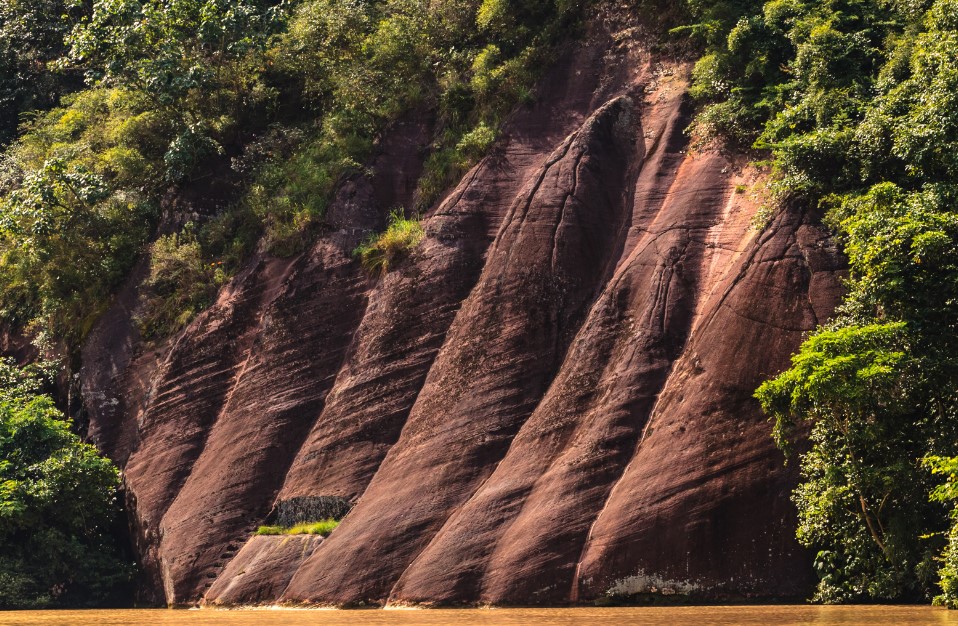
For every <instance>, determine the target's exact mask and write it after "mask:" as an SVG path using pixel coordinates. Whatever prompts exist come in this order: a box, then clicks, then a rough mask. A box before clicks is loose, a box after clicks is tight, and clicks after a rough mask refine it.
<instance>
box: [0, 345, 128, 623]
mask: <svg viewBox="0 0 958 626" xmlns="http://www.w3.org/2000/svg"><path fill="white" fill-rule="evenodd" d="M41 385H42V382H41V378H40V377H38V376H37V375H36V374H35V373H32V372H29V371H24V370H20V369H18V368H17V367H16V366H15V365H13V364H12V363H11V362H9V361H6V360H4V361H0V608H18V607H46V606H96V605H101V604H110V603H116V602H117V601H118V600H120V599H121V598H122V597H123V595H122V592H125V591H128V590H127V589H124V587H125V586H127V585H128V584H129V581H130V577H131V574H132V566H131V564H130V563H129V562H127V561H125V560H124V559H123V558H122V557H121V556H120V551H119V550H118V549H117V537H116V532H115V531H116V524H117V520H118V505H117V490H118V488H119V476H118V471H117V469H116V467H114V465H113V464H112V463H111V462H110V461H109V460H107V459H105V458H103V457H102V456H100V455H99V454H98V453H97V451H96V449H95V448H94V447H93V446H91V445H88V444H84V443H83V442H81V441H80V438H79V437H77V435H75V434H74V433H73V432H72V431H71V423H70V421H69V420H66V419H64V417H63V415H62V413H60V412H59V411H58V410H57V409H56V407H55V406H54V404H53V401H52V400H51V399H50V398H49V397H47V396H44V395H42V394H41V392H40V388H41ZM118 591H119V592H120V593H119V594H118Z"/></svg>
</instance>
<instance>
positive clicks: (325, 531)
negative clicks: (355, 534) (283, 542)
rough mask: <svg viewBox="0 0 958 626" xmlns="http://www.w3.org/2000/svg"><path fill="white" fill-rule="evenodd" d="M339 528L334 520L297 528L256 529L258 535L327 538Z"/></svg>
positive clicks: (266, 527)
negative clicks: (319, 536)
mask: <svg viewBox="0 0 958 626" xmlns="http://www.w3.org/2000/svg"><path fill="white" fill-rule="evenodd" d="M337 526H339V522H338V521H337V520H334V519H327V520H322V521H319V522H303V523H301V524H296V525H295V526H289V527H287V526H260V527H259V528H257V529H256V534H257V535H322V536H323V537H326V536H328V535H329V533H331V532H333V530H334V529H335V528H336V527H337Z"/></svg>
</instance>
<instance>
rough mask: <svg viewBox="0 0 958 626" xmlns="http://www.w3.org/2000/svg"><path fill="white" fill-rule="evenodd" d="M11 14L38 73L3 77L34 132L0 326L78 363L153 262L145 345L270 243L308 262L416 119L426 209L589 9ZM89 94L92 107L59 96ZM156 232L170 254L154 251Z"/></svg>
mask: <svg viewBox="0 0 958 626" xmlns="http://www.w3.org/2000/svg"><path fill="white" fill-rule="evenodd" d="M64 2H65V3H66V4H64ZM28 4H29V5H30V6H29V7H28V6H27V5H28ZM47 5H49V6H47ZM0 7H3V9H2V10H0V62H3V59H4V58H7V57H3V56H2V52H3V49H4V48H2V46H7V47H8V48H9V49H10V50H13V49H14V48H15V47H20V48H23V47H24V46H26V49H28V50H34V51H35V54H34V53H33V52H31V53H30V54H32V55H33V57H35V58H33V57H30V56H29V55H28V56H24V55H22V54H17V55H13V56H9V55H8V56H9V59H8V61H9V62H8V63H7V65H6V66H0V72H6V73H7V74H5V75H9V76H11V77H12V78H10V79H9V80H8V83H9V84H10V85H12V86H11V87H10V89H12V90H13V91H16V94H15V95H14V96H10V97H9V98H7V100H9V102H11V103H12V104H10V106H11V107H15V108H16V109H17V110H18V111H23V110H30V109H38V110H40V112H37V113H33V114H32V117H30V118H29V119H27V118H25V119H26V121H25V122H24V124H22V125H21V126H20V132H19V136H18V137H17V139H16V140H15V141H14V142H13V143H12V144H11V145H10V147H9V148H8V149H7V151H6V154H5V155H4V157H3V161H2V167H0V284H3V286H4V288H3V290H2V291H0V320H2V322H4V323H6V324H7V326H8V327H13V328H19V329H26V330H27V331H28V332H31V333H33V334H36V333H40V332H43V333H46V334H47V335H48V336H49V337H51V338H52V339H53V340H54V341H56V342H58V345H59V346H60V347H61V348H62V349H63V350H65V351H66V352H70V351H71V350H75V348H76V346H78V345H79V343H80V342H81V341H82V338H83V337H84V336H85V334H86V333H87V332H88V330H89V328H90V327H91V324H92V322H93V321H94V320H95V319H96V318H97V317H98V315H99V314H100V313H101V312H102V310H103V307H104V306H105V305H106V304H107V303H108V302H109V298H110V295H111V294H112V293H113V292H114V291H115V289H116V287H117V285H118V284H119V281H120V280H122V278H123V277H124V276H125V275H126V274H127V273H128V272H129V270H130V269H131V267H132V266H133V264H134V263H135V261H136V259H137V258H138V257H139V256H140V255H142V253H143V252H144V251H145V250H146V249H147V246H148V245H152V251H153V253H154V256H155V257H158V258H155V259H154V261H153V263H152V269H153V276H152V277H151V279H150V280H149V281H148V282H147V285H146V288H147V289H146V291H147V293H146V294H145V296H144V311H145V312H144V315H143V320H142V326H143V328H144V330H145V332H146V334H147V335H148V336H151V337H157V338H161V337H163V336H166V335H169V334H170V333H172V332H173V331H175V330H177V329H178V328H179V327H181V326H182V325H183V324H184V323H185V322H186V321H188V320H189V319H190V317H191V316H192V315H193V314H195V313H196V312H197V311H198V310H200V309H202V308H203V307H204V306H206V305H208V303H209V301H210V293H211V291H215V289H216V288H217V287H218V286H219V285H220V284H222V282H223V281H224V280H225V279H226V278H228V276H229V275H230V274H231V273H233V272H234V271H235V270H236V269H237V267H238V266H239V264H240V263H241V262H242V260H243V259H244V257H246V256H248V255H249V253H250V252H251V251H252V250H253V248H254V247H255V246H256V245H257V242H260V245H262V246H263V247H264V248H265V249H266V250H268V251H270V252H272V253H274V254H278V255H292V254H295V253H297V252H299V251H301V250H302V249H303V248H304V247H305V246H306V245H307V243H308V241H309V240H310V238H311V237H312V236H313V234H314V233H315V232H317V230H318V227H320V226H321V225H322V220H323V216H324V213H325V209H326V204H327V202H328V201H329V199H330V198H331V196H332V193H333V191H334V189H335V187H336V185H337V184H338V182H340V181H341V180H343V179H344V178H345V177H348V176H354V175H363V173H364V171H365V170H364V163H365V162H366V160H367V159H368V156H369V154H370V153H371V151H372V150H373V149H374V146H375V144H376V142H377V141H378V139H379V137H380V135H381V134H382V132H384V131H385V130H386V129H387V128H388V126H389V124H390V123H391V122H392V121H393V120H395V119H396V118H397V116H399V115H400V114H401V113H402V112H403V111H406V110H409V109H410V108H412V107H420V108H424V109H429V110H433V111H435V112H436V114H437V117H438V120H439V121H438V125H437V127H436V131H435V132H436V135H435V141H434V144H433V147H432V154H431V156H430V157H429V159H428V163H427V166H426V171H425V173H424V175H423V178H422V181H421V183H420V193H419V195H418V203H419V204H420V205H421V206H425V205H428V204H430V203H431V202H432V201H433V200H434V199H435V198H436V197H437V196H438V194H439V193H441V191H442V190H443V189H444V188H445V187H446V186H448V185H449V184H450V183H451V182H452V181H453V180H454V179H455V177H456V176H457V175H459V174H461V173H462V172H463V171H464V170H465V169H466V168H468V167H469V166H470V165H471V164H472V163H473V162H475V160H477V159H478V158H479V157H481V155H482V154H483V153H484V151H485V150H486V149H487V148H488V147H489V145H490V144H491V142H492V141H493V139H494V138H495V133H496V128H497V127H498V125H499V123H500V121H501V119H502V117H503V116H504V114H505V113H506V112H508V110H509V109H510V108H511V107H512V106H513V105H515V104H516V103H518V102H521V101H522V100H523V99H527V98H531V97H532V92H531V88H532V84H533V81H534V78H535V75H534V71H533V68H534V67H536V65H537V64H540V63H541V62H542V60H543V59H544V58H545V57H546V56H547V55H548V54H549V50H550V46H551V45H552V44H553V43H554V42H555V41H557V36H558V34H559V33H561V32H562V31H563V28H565V26H564V25H565V24H567V23H570V22H571V20H572V19H573V18H574V10H573V9H574V8H575V7H574V5H572V4H569V3H567V2H560V3H553V2H552V0H522V1H520V2H513V3H505V2H500V1H498V0H486V1H480V0H443V1H441V2H425V1H423V0H376V1H363V0H284V1H278V0H96V1H95V2H92V3H87V2H84V1H83V0H44V6H43V7H39V6H38V5H36V4H35V3H26V2H21V0H3V1H2V2H0ZM4 29H5V30H4ZM28 34H29V37H28ZM30 46H32V47H30ZM10 59H12V60H10ZM13 61H16V63H13ZM18 64H19V65H18ZM21 65H23V66H24V67H29V68H32V69H31V70H30V71H31V72H33V73H29V72H26V70H24V69H23V68H22V67H20V66H21ZM4 68H7V69H4ZM78 76H82V77H83V79H84V81H85V89H83V90H80V91H77V92H76V93H73V94H72V95H68V96H67V95H64V94H66V93H67V92H69V91H70V89H69V88H68V87H71V86H72V87H76V86H77V85H76V84H75V83H76V77H78ZM41 78H42V80H40V79H41ZM2 81H3V78H2V77H0V83H2ZM10 81H12V82H10ZM44 81H47V82H50V81H52V82H50V85H52V86H44V85H46V84H47V83H46V82H44ZM4 84H7V83H4ZM17 90H20V91H17ZM24 90H26V91H24ZM38 90H39V91H38ZM13 91H11V93H13ZM21 91H22V92H23V93H21ZM61 96H63V97H61ZM11 98H12V99H11ZM0 100H2V94H0ZM0 105H2V102H0ZM44 110H45V112H44ZM184 228H186V229H189V232H180V231H181V230H183V229H184ZM158 231H159V232H162V233H165V235H164V237H163V238H161V239H160V240H159V241H155V243H153V244H150V242H151V240H155V238H156V234H157V232H158ZM204 264H205V265H204ZM211 267H212V268H215V269H217V270H218V271H215V272H214V271H207V270H206V269H204V268H211Z"/></svg>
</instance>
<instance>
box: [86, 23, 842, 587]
mask: <svg viewBox="0 0 958 626" xmlns="http://www.w3.org/2000/svg"><path fill="white" fill-rule="evenodd" d="M688 71H689V68H688V66H687V65H685V64H682V63H670V62H668V60H666V59H660V58H655V57H653V56H652V55H651V54H649V53H648V52H647V51H645V50H643V48H642V46H641V45H640V39H639V38H638V35H637V31H635V30H634V29H631V30H624V31H621V32H617V33H609V32H607V31H606V30H603V29H602V28H596V29H595V32H592V33H590V34H589V36H588V37H586V38H585V40H584V43H581V44H579V45H576V46H570V47H569V49H568V50H566V51H565V52H564V53H563V54H562V56H561V58H560V59H559V61H558V62H557V63H556V65H555V67H554V68H553V69H552V70H550V72H549V73H548V75H547V76H546V77H545V79H544V80H543V83H542V86H541V88H540V92H539V94H538V96H539V97H538V98H537V100H536V103H535V104H534V105H530V106H527V107H524V108H522V109H520V110H519V111H517V112H516V113H515V114H514V115H513V116H512V117H511V118H510V120H509V121H508V122H507V123H506V125H505V127H504V129H503V132H502V135H501V137H500V141H499V142H498V143H497V146H496V147H495V148H494V149H493V151H492V152H491V153H490V154H489V155H488V156H487V157H486V158H485V159H484V160H483V161H482V162H480V163H479V164H478V165H477V166H476V167H475V168H473V170H472V171H470V172H469V173H468V174H467V175H466V177H465V178H464V179H463V180H462V181H461V182H460V184H459V185H458V186H457V187H456V188H455V189H454V190H452V191H451V192H450V193H449V195H448V196H447V197H446V198H445V199H444V200H443V201H442V202H441V203H440V204H439V205H438V206H437V207H436V208H435V209H433V210H432V211H431V212H430V213H429V214H428V215H427V216H426V220H425V228H426V233H427V236H426V239H425V241H424V242H423V243H422V244H421V246H420V247H419V248H418V249H417V250H416V251H415V252H414V253H413V254H412V256H411V257H410V258H409V259H408V260H406V261H405V262H404V263H403V264H402V265H401V266H400V267H399V268H398V269H397V270H395V271H393V272H390V273H389V274H387V275H386V276H384V277H370V276H367V275H366V274H364V273H363V272H362V271H361V269H360V268H359V266H358V264H357V262H356V261H355V260H354V259H353V258H352V257H351V254H350V252H351V250H352V249H353V247H354V246H355V245H356V243H357V242H358V241H360V240H361V238H362V237H363V236H364V235H365V234H366V233H368V232H370V231H371V230H374V229H376V228H381V227H382V225H383V221H384V216H385V214H386V213H387V212H388V210H389V209H391V208H393V207H394V206H397V205H402V204H406V203H408V202H409V201H410V199H411V197H412V193H413V190H414V185H415V181H416V179H417V178H418V173H419V170H420V168H421V164H422V155H423V152H424V150H423V147H424V146H425V145H426V144H428V138H429V135H430V129H429V122H428V120H414V121H410V122H407V123H405V124H404V125H399V126H397V127H396V128H394V129H393V130H392V132H391V133H390V134H389V135H388V136H387V138H386V139H385V141H384V142H383V144H382V147H381V153H380V155H379V156H378V157H377V159H376V162H375V163H374V170H375V174H374V175H372V176H371V177H360V178H356V179H354V180H352V181H349V182H348V183H347V184H346V185H344V187H343V189H341V190H340V192H339V194H338V196H337V198H336V199H335V201H334V202H333V205H332V208H331V210H330V214H329V221H330V222H331V225H332V229H331V231H330V232H329V233H327V234H325V235H323V236H322V237H321V238H320V239H319V240H318V241H317V242H316V244H315V245H314V246H313V247H312V248H311V249H310V250H309V251H308V252H306V253H304V254H302V255H300V256H299V257H296V258H294V259H289V260H279V259H270V258H257V259H254V260H253V261H252V262H251V263H250V265H249V267H248V268H247V269H246V270H245V271H244V272H243V273H242V274H241V275H240V276H238V277H237V279H236V280H234V281H233V283H232V284H231V285H230V286H229V287H228V288H226V289H224V291H223V293H222V294H221V295H220V298H219V300H218V302H217V303H216V304H215V305H214V306H213V307H212V308H211V309H210V310H209V311H207V312H206V313H204V314H203V315H202V316H200V317H199V318H198V319H197V320H195V321H194V322H193V323H192V324H191V325H190V326H189V327H188V328H187V329H186V330H185V331H184V332H183V333H182V334H181V335H180V336H179V337H177V338H176V339H175V340H174V341H172V342H171V343H170V344H169V345H167V346H162V347H160V348H159V349H157V350H155V351H153V352H145V351H144V350H143V349H142V347H141V346H140V345H139V340H138V338H137V336H136V333H135V325H134V324H133V323H132V322H131V317H132V315H133V314H134V312H135V305H134V303H135V297H134V295H135V294H134V293H133V292H135V289H134V288H132V287H131V289H130V291H131V293H129V294H126V295H125V296H123V297H121V298H120V299H119V300H118V302H117V304H116V305H115V306H114V308H113V310H111V311H110V312H109V313H108V314H107V315H106V316H105V317H104V321H103V322H102V323H101V326H100V328H98V329H97V330H96V331H95V332H94V333H93V334H92V335H91V339H90V342H89V343H88V345H87V346H86V350H85V354H84V357H85V363H86V367H85V369H84V372H83V376H82V383H83V390H84V397H85V399H86V401H87V406H88V409H89V414H90V418H91V425H90V433H91V437H92V438H93V439H94V440H95V441H97V443H98V444H99V445H101V447H102V448H103V449H105V450H106V451H107V452H109V453H110V454H111V455H113V456H114V457H115V458H117V459H118V460H119V461H120V462H121V464H122V465H123V467H124V480H125V484H126V487H127V490H128V494H129V500H130V503H131V511H132V515H133V523H134V526H135V528H136V530H137V538H138V544H139V549H140V551H141V554H142V556H143V563H144V568H145V570H146V573H147V578H146V581H145V582H144V597H145V598H147V599H153V600H154V601H157V602H168V603H195V602H200V601H203V602H208V603H221V604H231V603H251V602H255V603H271V602H277V601H291V602H313V603H332V604H351V603H358V602H374V603H382V602H393V603H408V602H426V603H441V602H494V603H532V602H550V603H562V602H584V601H590V600H593V599H595V598H597V597H600V596H603V595H607V594H609V593H617V594H621V595H631V594H636V593H646V592H663V591H664V592H665V593H672V592H676V593H696V594H699V595H701V596H705V597H710V596H711V597H719V596H727V597H731V596H739V597H741V596H786V595H798V594H802V593H804V592H805V591H806V590H807V587H808V584H809V581H808V577H807V576H808V575H807V571H808V567H807V556H806V555H805V554H804V553H802V552H801V551H800V550H799V549H798V546H797V545H796V544H795V542H794V539H793V534H794V533H793V531H794V522H793V521H792V520H793V517H794V511H793V509H792V508H791V506H790V504H789V502H788V491H789V488H790V485H791V484H793V481H794V476H791V475H789V474H788V473H787V472H786V471H785V470H784V469H783V467H782V463H781V455H780V453H779V452H777V451H776V450H775V448H774V446H773V445H772V442H771V439H770V437H769V425H768V424H767V423H766V421H765V419H764V417H763V416H762V414H761V412H760V410H759V408H758V406H757V403H756V402H755V401H754V400H753V399H752V398H751V394H752V392H753V391H754V389H755V387H756V386H757V385H758V384H759V383H760V382H761V381H762V380H763V379H765V378H766V377H768V376H769V375H771V374H773V373H775V372H777V371H779V370H780V369H782V368H783V367H784V366H785V365H786V364H787V362H788V356H789V354H790V353H791V352H792V351H793V350H794V349H795V348H796V347H797V346H798V344H799V343H800V341H801V339H802V336H803V333H805V332H807V331H809V330H811V329H813V328H814V327H815V326H816V324H818V323H819V322H820V321H823V320H824V319H825V318H827V317H828V315H829V314H830V313H831V311H832V309H833V307H834V306H835V304H836V303H837V301H838V299H839V297H840V295H841V293H840V281H839V275H840V273H841V268H842V261H841V259H840V258H839V255H838V254H837V252H836V251H835V249H834V247H833V246H832V244H831V243H830V241H829V239H828V238H827V236H826V234H825V233H824V232H823V230H822V229H821V227H820V226H819V225H818V224H817V222H816V220H815V218H814V216H812V215H806V214H803V213H801V212H797V211H793V212H786V213H783V214H781V215H779V216H778V217H776V218H775V219H774V220H773V221H772V223H771V224H770V225H769V226H768V227H767V228H765V229H764V230H762V231H761V232H759V231H757V230H756V229H754V228H753V227H752V226H751V221H752V216H753V215H754V213H755V211H756V205H757V202H756V201H755V200H754V199H753V198H752V197H751V196H750V194H749V193H737V191H741V189H742V188H743V186H747V185H748V184H750V183H751V182H753V179H754V174H753V173H752V172H750V171H749V170H748V169H747V168H745V169H742V168H739V167H736V165H735V164H734V163H732V162H730V161H729V160H728V159H727V158H726V157H725V156H723V155H721V154H719V153H716V152H709V151H706V152H700V153H690V152H689V149H688V142H687V138H686V137H685V135H684V132H683V131H684V129H685V127H686V125H687V123H688V120H689V116H690V111H689V106H688V104H687V96H686V88H687V75H688ZM298 498H304V500H295V502H320V501H322V502H326V501H327V500H321V499H323V498H325V499H328V501H329V502H350V503H352V504H353V507H352V509H351V511H350V512H349V513H348V515H347V516H346V517H345V519H344V520H343V522H342V524H341V525H340V526H339V527H338V528H337V529H336V530H335V531H334V532H333V533H332V534H331V535H330V537H329V538H328V539H325V540H320V539H318V538H303V537H287V538H283V537H279V538H277V537H258V536H251V535H252V531H253V530H254V529H255V527H256V526H257V525H259V524H263V523H265V522H266V521H267V520H268V519H270V518H271V515H272V516H275V515H276V514H277V513H276V512H277V510H278V509H277V505H278V504H279V503H282V502H288V501H294V499H298ZM308 498H313V499H314V500H305V499H308ZM281 508H282V510H283V511H286V510H287V509H289V510H293V508H295V507H292V505H290V506H287V507H281ZM344 510H345V509H344ZM271 512H272V513H271ZM284 514H286V513H284Z"/></svg>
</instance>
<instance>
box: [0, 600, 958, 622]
mask: <svg viewBox="0 0 958 626" xmlns="http://www.w3.org/2000/svg"><path fill="white" fill-rule="evenodd" d="M61 624H62V625H70V626H126V625H128V624H137V625H139V624H144V625H149V626H152V625H156V626H307V625H308V626H359V625H362V626H444V625H447V624H449V625H452V626H456V625H465V624H478V625H480V626H513V625H520V624H521V625H523V626H526V625H529V626H542V625H546V624H549V625H558V626H566V625H572V624H575V625H579V624H582V625H591V624H597V625H601V626H606V625H608V626H613V625H614V626H620V625H636V626H647V625H648V626H651V625H656V626H657V625H659V624H665V625H669V626H711V625H715V626H725V625H733V624H745V625H749V624H756V625H761V626H779V625H784V626H788V625H792V624H821V625H823V626H824V625H827V626H832V625H842V626H850V625H852V624H855V625H862V626H865V625H868V626H884V625H887V624H908V625H916V626H922V625H925V624H929V625H930V624H956V625H958V611H946V610H943V609H936V608H931V607H915V606H851V607H822V606H796V605H789V606H694V607H651V608H574V609H569V608H566V609H475V610H465V609H459V610H398V609H397V610H357V611H337V610H322V609H310V610H290V609H261V610H236V611H221V610H209V609H206V610H192V611H190V610H110V611H10V612H0V626H52V625H57V626H59V625H61Z"/></svg>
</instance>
